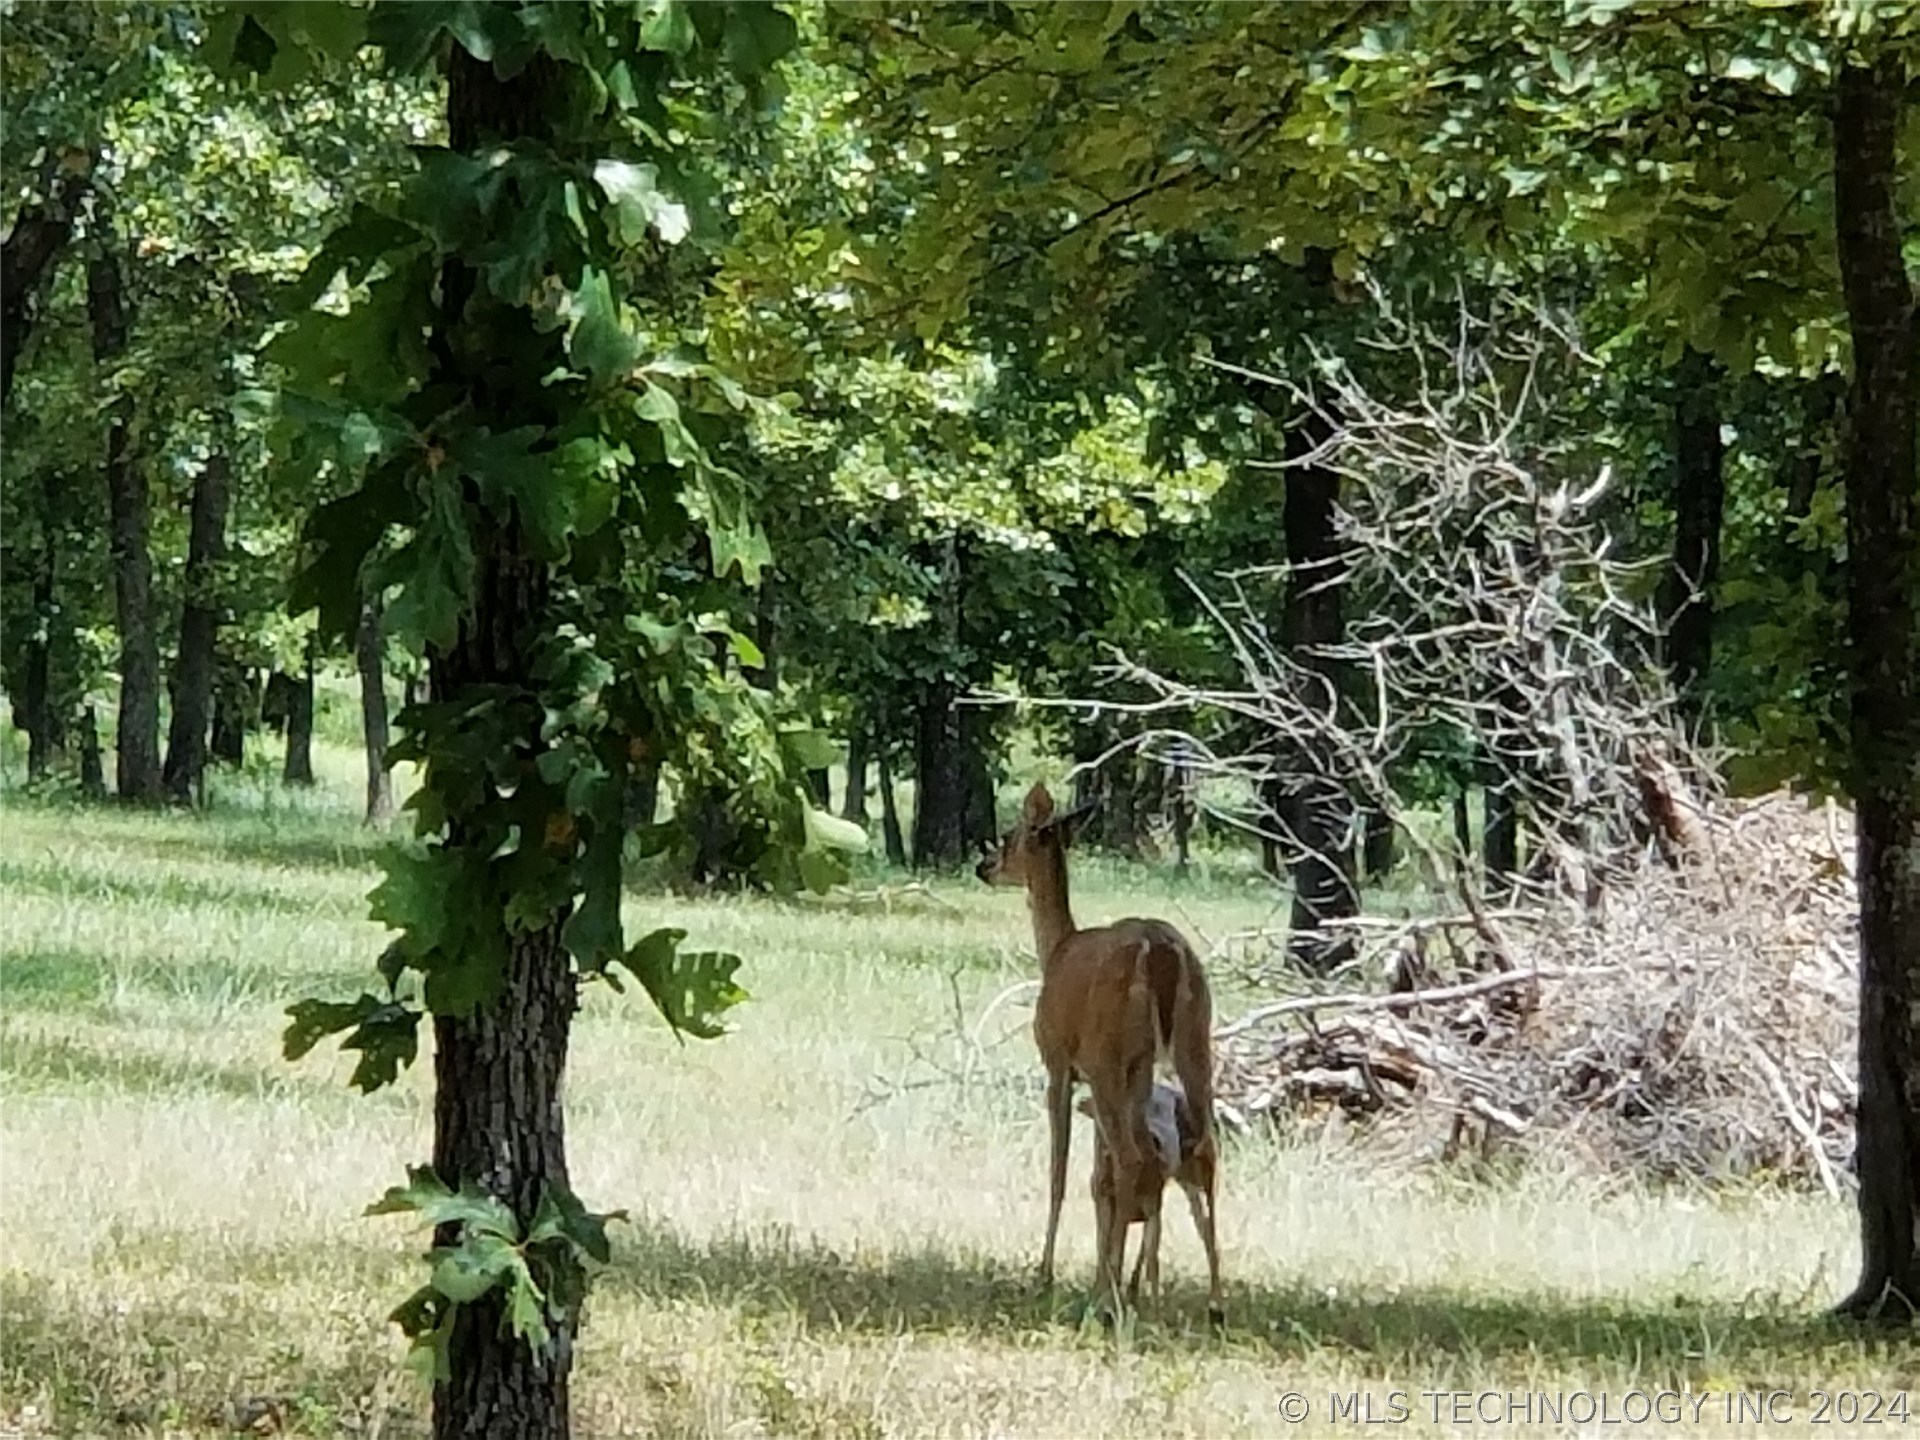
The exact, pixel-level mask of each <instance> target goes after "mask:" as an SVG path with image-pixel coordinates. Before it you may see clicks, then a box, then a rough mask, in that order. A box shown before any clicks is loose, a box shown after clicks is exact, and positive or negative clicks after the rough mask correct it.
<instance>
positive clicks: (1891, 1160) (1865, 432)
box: [1834, 54, 1920, 1321]
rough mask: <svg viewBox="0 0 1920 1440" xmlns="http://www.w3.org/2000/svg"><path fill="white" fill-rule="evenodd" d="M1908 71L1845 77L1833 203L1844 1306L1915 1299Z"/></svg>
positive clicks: (1916, 891)
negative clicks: (1844, 832) (1850, 998)
mask: <svg viewBox="0 0 1920 1440" xmlns="http://www.w3.org/2000/svg"><path fill="white" fill-rule="evenodd" d="M1904 86H1905V75H1904V67H1903V65H1902V62H1901V59H1900V58H1899V56H1898V55H1897V54H1888V55H1885V56H1883V57H1882V58H1880V59H1879V60H1878V62H1877V63H1875V64H1873V65H1872V66H1871V67H1867V66H1861V65H1848V66H1847V67H1845V68H1844V69H1842V70H1841V72H1840V77H1839V87H1838V91H1839V93H1838V105H1837V108H1836V112H1835V119H1834V202H1835V203H1834V212H1835V220H1836V229H1837V231H1838V235H1837V239H1838V246H1839V258H1840V275H1841V280H1842V282H1843V286H1844V288H1845V291H1846V299H1847V316H1848V320H1849V323H1850V325H1851V328H1852V333H1853V399H1852V404H1851V406H1850V407H1849V409H1850V413H1851V416H1852V434H1851V436H1850V438H1849V445H1848V451H1847V462H1846V487H1847V549H1848V565H1847V589H1848V593H1847V611H1848V626H1849V629H1850V631H1851V641H1852V645H1851V649H1852V655H1851V657H1850V658H1851V670H1852V687H1851V688H1852V696H1851V707H1850V719H1851V739H1852V761H1853V777H1852V789H1853V801H1854V811H1855V817H1856V825H1857V838H1856V849H1857V867H1856V869H1857V875H1858V881H1857V883H1858V887H1859V895H1860V1054H1859V1064H1860V1103H1859V1120H1858V1129H1857V1139H1856V1145H1857V1154H1858V1160H1859V1175H1860V1198H1859V1205H1860V1223H1861V1250H1862V1256H1861V1270H1860V1280H1859V1283H1858V1285H1857V1286H1856V1287H1855V1288H1854V1290H1853V1292H1852V1293H1851V1294H1850V1295H1848V1296H1847V1297H1846V1299H1845V1300H1843V1301H1842V1302H1841V1304H1840V1309H1841V1310H1842V1311H1844V1312H1845V1313H1847V1314H1850V1315H1856V1316H1868V1315H1875V1314H1878V1315H1883V1316H1886V1317H1888V1318H1897V1319H1900V1320H1904V1321H1911V1320H1912V1319H1913V1318H1914V1316H1915V1313H1916V1310H1917V1309H1920V1245H1917V1244H1916V1211H1920V624H1917V623H1916V618H1915V613H1914V612H1915V608H1916V600H1915V596H1916V592H1920V533H1916V516H1915V512H1916V509H1920V505H1917V504H1916V496H1915V489H1916V474H1920V471H1917V470H1916V466H1915V438H1914V424H1915V418H1916V416H1915V394H1914V392H1915V386H1916V384H1917V383H1920V374H1916V369H1915V363H1914V362H1915V342H1914V319H1915V317H1914V297H1913V287H1912V284H1911V282H1910V281H1909V279H1908V276H1907V273H1906V268H1905V266H1904V264H1903V262H1902V259H1901V253H1900V245H1901V225H1900V218H1899V214H1898V212H1897V210H1896V207H1895V198H1894V197H1895V195H1896V193H1897V189H1898V175H1897V162H1896V158H1895V157H1896V153H1897V137H1898V135H1899V133H1900V125H1901V109H1902V98H1903V95H1902V92H1903V89H1904Z"/></svg>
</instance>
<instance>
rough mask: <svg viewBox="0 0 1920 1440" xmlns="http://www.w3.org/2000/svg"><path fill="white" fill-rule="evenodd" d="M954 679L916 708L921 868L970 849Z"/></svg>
mask: <svg viewBox="0 0 1920 1440" xmlns="http://www.w3.org/2000/svg"><path fill="white" fill-rule="evenodd" d="M953 695H954V687H953V682H952V681H950V680H946V679H940V680H935V681H933V682H931V683H930V684H928V685H927V686H926V688H925V689H924V690H922V691H921V693H920V703H919V704H918V706H916V707H915V710H914V746H913V755H914V782H915V783H914V802H913V864H914V868H915V869H917V870H924V869H926V868H927V867H929V866H935V865H952V864H956V863H958V862H959V861H960V860H961V859H962V858H963V857H964V856H965V853H966V847H965V842H964V841H963V840H962V838H961V837H962V835H963V834H964V833H965V824H964V821H965V815H964V813H963V812H964V809H965V806H966V780H965V777H964V774H963V772H962V765H961V761H960V723H959V716H958V714H957V713H956V712H955V709H954V704H953Z"/></svg>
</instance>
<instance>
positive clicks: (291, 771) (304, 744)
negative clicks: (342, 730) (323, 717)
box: [281, 635, 315, 785]
mask: <svg viewBox="0 0 1920 1440" xmlns="http://www.w3.org/2000/svg"><path fill="white" fill-rule="evenodd" d="M314 649H315V643H314V637H313V636H312V635H308V636H307V656H306V663H305V664H304V665H302V666H301V667H300V674H299V675H298V676H297V677H293V679H292V682H291V683H290V684H289V685H288V687H287V761H286V766H285V768H284V770H283V771H282V772H281V779H282V781H283V782H284V783H286V784H288V785H311V784H313V662H314Z"/></svg>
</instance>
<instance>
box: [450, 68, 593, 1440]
mask: <svg viewBox="0 0 1920 1440" xmlns="http://www.w3.org/2000/svg"><path fill="white" fill-rule="evenodd" d="M564 89H565V87H564V84H563V78H562V72H561V70H560V67H559V66H558V65H557V64H556V63H555V62H553V61H552V60H551V59H549V58H548V57H547V56H546V55H545V54H535V55H534V56H533V58H532V59H531V60H529V61H528V62H527V63H526V64H525V65H524V66H523V67H522V68H521V69H520V70H519V71H518V72H517V73H516V74H515V75H514V77H513V78H512V79H510V80H502V79H500V78H498V77H497V76H496V75H495V73H494V70H493V66H492V65H491V64H490V63H488V62H483V61H479V60H476V59H474V58H473V57H472V56H471V55H470V54H469V53H468V52H467V50H466V49H465V48H464V47H463V46H461V45H459V44H455V45H454V46H453V47H452V48H451V53H450V61H449V65H448V82H447V115H448V130H449V139H450V143H451V146H452V148H453V149H454V150H456V151H459V152H463V153H472V152H474V151H476V150H478V149H480V148H481V146H482V145H484V144H487V143H491V142H495V141H510V140H512V139H515V138H517V137H523V136H529V135H534V136H545V135H548V134H550V133H551V130H552V127H553V123H554V121H553V116H554V114H555V112H556V110H557V109H558V108H559V106H558V104H557V102H558V101H560V100H561V99H562V97H563V96H564ZM470 302H471V303H472V304H473V305H474V306H475V307H476V308H480V307H484V306H487V305H488V303H489V302H488V301H487V300H486V299H485V298H484V294H483V292H479V287H478V285H477V283H476V277H475V276H474V274H473V272H472V271H470V270H468V269H467V268H466V267H465V266H464V265H462V264H460V263H459V262H456V261H449V262H448V263H447V265H446V267H445V270H444V271H443V274H442V279H441V300H440V305H441V315H440V318H439V321H438V326H437V328H438V332H439V333H438V343H437V344H436V354H437V356H438V361H439V363H438V366H437V373H436V374H435V376H434V377H433V378H434V380H435V382H436V383H438V384H441V385H447V386H453V387H458V388H460V389H463V390H465V391H466V392H467V393H468V394H469V395H470V396H471V398H472V401H473V405H474V408H475V410H476V411H477V412H478V413H479V414H481V415H484V416H486V417H487V418H488V419H489V421H490V422H492V423H495V424H498V425H500V426H501V427H502V428H505V426H506V425H508V424H510V423H512V422H513V421H515V420H516V419H518V418H521V417H520V415H519V414H517V413H516V411H518V410H520V409H522V408H523V405H524V402H519V403H516V398H517V397H508V398H503V397H500V396H497V395H496V394H495V393H494V392H493V384H492V382H491V381H490V378H489V375H488V373H487V371H486V370H485V368H484V362H483V361H481V360H478V359H474V360H469V358H468V357H470V356H475V357H477V356H483V355H484V354H485V353H486V352H487V346H486V344H485V343H483V342H484V340H485V338H486V337H487V336H489V335H491V334H493V331H492V330H490V329H487V328H485V325H486V321H487V320H490V319H497V318H498V316H497V314H494V315H487V316H483V317H475V318H473V319H469V317H468V316H467V313H466V312H467V309H468V306H469V303H470ZM528 339H529V342H530V343H538V342H537V341H535V339H534V337H531V336H529V337H528ZM474 549H475V555H474V570H475V574H474V590H473V599H472V601H471V604H470V606H469V608H468V611H467V613H466V614H465V615H464V616H463V617H462V624H461V628H460V634H459V639H458V640H457V642H456V643H455V644H454V646H453V647H452V649H450V650H447V651H444V652H442V651H437V650H436V651H434V652H431V653H430V656H429V664H430V667H431V673H432V688H433V698H434V699H435V700H436V701H449V702H455V701H459V700H461V699H463V698H471V690H472V688H473V687H476V686H487V687H493V686H501V687H506V688H507V689H509V690H513V691H525V690H531V689H533V688H534V686H535V683H536V682H535V677H534V673H533V660H534V654H533V645H534V642H535V641H536V640H537V638H538V637H539V636H540V635H541V634H544V633H545V632H546V631H547V630H548V628H549V627H550V626H551V623H552V621H551V619H550V617H549V616H548V614H547V610H548V603H549V601H548V594H549V587H550V583H551V578H550V576H549V574H548V572H547V569H546V567H545V565H543V564H542V563H541V562H539V561H538V560H537V559H536V558H535V557H534V555H533V553H532V551H531V548H530V546H529V545H528V543H527V541H526V538H525V536H524V535H523V534H522V533H521V530H520V527H519V525H518V523H517V522H511V523H505V522H499V521H489V522H485V523H476V525H475V527H474ZM496 843H497V839H489V838H488V837H487V836H485V835H484V834H481V833H468V826H467V825H466V824H464V823H463V824H461V825H458V826H455V827H453V828H452V829H451V830H450V833H449V836H448V844H449V845H451V846H454V847H463V848H468V849H476V850H481V851H483V852H484V851H490V850H491V849H492V848H493V847H494V845H495V844H496ZM475 858H476V859H479V858H481V856H479V855H476V856H475ZM570 909H571V907H570V906H568V905H563V906H560V907H558V910H557V911H556V912H555V913H550V914H548V915H547V916H546V917H545V923H543V924H540V925H538V926H537V927H535V928H530V929H528V930H525V931H521V932H518V933H515V932H513V931H511V930H509V928H508V926H507V920H506V916H505V914H504V913H502V914H499V915H497V916H494V917H491V918H492V921H493V923H495V924H497V925H498V927H499V928H500V930H501V931H502V932H503V939H505V940H506V943H507V946H508V960H507V973H506V976H505V984H504V986H503V988H502V990H501V992H500V993H499V994H498V996H497V997H496V998H495V999H494V1000H492V1001H491V1002H490V1003H488V1004H486V1005H484V1006H482V1007H479V1008H478V1009H476V1010H475V1011H474V1012H473V1013H471V1014H470V1015H468V1016H467V1017H465V1018H455V1017H453V1016H449V1015H438V1016H436V1017H435V1019H434V1077H435V1089H434V1147H433V1159H434V1168H435V1170H436V1171H437V1172H438V1174H439V1176H440V1178H441V1179H442V1180H444V1181H445V1182H446V1183H447V1184H448V1185H450V1186H453V1187H455V1188H456V1189H457V1188H458V1187H459V1186H460V1185H461V1184H462V1183H463V1182H467V1181H472V1182H474V1183H477V1184H478V1185H480V1186H481V1187H482V1188H483V1189H485V1190H486V1191H487V1192H488V1193H490V1194H492V1195H494V1196H497V1197H498V1198H499V1199H501V1200H502V1201H504V1202H505V1203H506V1204H507V1205H509V1206H510V1207H511V1208H512V1210H513V1211H514V1213H515V1214H516V1215H517V1216H518V1217H519V1219H520V1222H521V1224H523V1225H526V1224H528V1223H530V1222H531V1220H532V1218H533V1215H534V1213H535V1210H536V1207H537V1206H538V1204H539V1201H540V1198H541V1195H542V1193H543V1192H544V1191H546V1190H547V1189H548V1188H549V1187H556V1188H565V1187H567V1186H568V1176H567V1157H566V1127H565V1111H564V1108H563V1104H562V1082H563V1077H564V1074H565V1070H566V1059H567V1038H568V1030H569V1027H570V1025H571V1023H572V1017H573V1012H574V1009H575V1006H576V1004H577V999H578V997H577V995H576V991H575V980H574V975H573V970H572V966H571V963H570V961H569V959H568V956H567V954H566V951H565V949H564V947H563V946H562V944H561V941H560V931H561V927H562V925H563V924H564V923H565V921H566V918H567V913H568V912H569V911H570ZM451 1231H452V1227H450V1226H449V1227H442V1232H441V1238H442V1239H443V1240H446V1241H449V1242H450V1241H452V1240H453V1239H454V1238H456V1237H455V1236H454V1235H453V1234H452V1233H451ZM455 1316H456V1318H455V1320H454V1323H453V1331H452V1334H451V1336H450V1337H449V1340H448V1346H447V1357H448V1363H449V1367H450V1375H449V1378H448V1379H446V1380H445V1381H441V1382H438V1383H436V1384H435V1386H434V1391H433V1433H434V1436H435V1440H477V1437H480V1436H493V1435H512V1436H516V1437H524V1440H561V1437H565V1436H566V1435H568V1433H569V1418H568V1413H567V1410H568V1393H567V1392H568V1375H569V1373H570V1371H571V1369H572V1365H573V1347H574V1336H575V1333H576V1329H577V1326H578V1324H579V1315H578V1312H577V1309H576V1308H575V1307H573V1306H571V1305H569V1306H565V1307H559V1308H558V1313H555V1310H554V1309H552V1308H550V1309H549V1312H548V1317H547V1318H548V1324H549V1327H550V1329H551V1333H552V1348H551V1350H550V1351H549V1352H548V1353H546V1354H544V1355H543V1354H536V1353H535V1352H534V1351H533V1350H532V1349H531V1347H530V1346H529V1345H528V1344H527V1342H526V1341H524V1340H522V1339H520V1338H519V1337H518V1336H516V1335H514V1334H513V1332H512V1331H511V1330H510V1329H509V1328H508V1327H507V1325H506V1324H505V1323H504V1321H505V1315H504V1312H503V1297H502V1295H501V1292H500V1291H498V1290H493V1291H489V1292H488V1293H487V1294H485V1295H483V1296H481V1297H480V1298H479V1299H478V1300H476V1301H474V1302H472V1303H470V1304H466V1305H462V1306H460V1307H459V1309H458V1310H457V1311H456V1312H455Z"/></svg>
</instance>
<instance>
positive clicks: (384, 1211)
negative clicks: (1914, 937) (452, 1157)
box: [362, 1165, 520, 1243]
mask: <svg viewBox="0 0 1920 1440" xmlns="http://www.w3.org/2000/svg"><path fill="white" fill-rule="evenodd" d="M409 1212H411V1213H413V1214H416V1215H418V1216H419V1217H420V1220H421V1223H422V1224H425V1225H429V1226H435V1227H438V1226H441V1225H463V1226H465V1227H467V1229H468V1230H469V1231H470V1232H474V1233H478V1234H484V1235H493V1236H497V1237H499V1238H501V1239H503V1240H506V1241H508V1242H510V1243H511V1242H516V1241H518V1240H519V1238H520V1222H519V1221H517V1220H516V1219H514V1215H513V1211H512V1210H510V1209H508V1208H507V1205H506V1203H505V1202H504V1201H502V1200H500V1199H499V1198H498V1197H496V1196H493V1195H489V1194H487V1193H486V1191H484V1190H482V1189H481V1188H480V1187H479V1186H478V1185H477V1184H476V1183H475V1182H474V1181H472V1180H464V1181H462V1182H461V1185H460V1188H459V1190H458V1191H455V1190H451V1189H449V1188H448V1186H447V1183H446V1182H445V1181H444V1180H442V1179H441V1178H440V1176H439V1175H438V1174H437V1173H435V1171H434V1169H433V1167H432V1166H431V1165H419V1166H413V1165H409V1166H408V1167H407V1183H406V1184H405V1185H393V1186H389V1187H388V1189H387V1191H386V1193H385V1194H383V1195H382V1196H381V1197H380V1198H379V1199H378V1200H376V1201H374V1202H373V1203H372V1204H371V1205H369V1206H367V1208H366V1210H365V1211H364V1212H362V1213H364V1214H367V1215H402V1214H407V1213H409Z"/></svg>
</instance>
